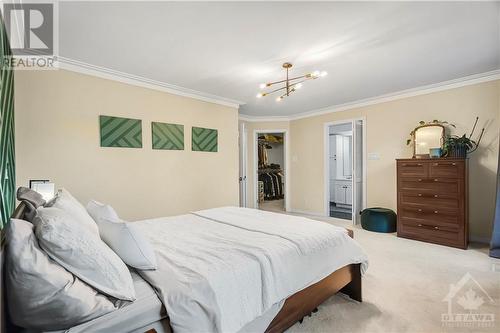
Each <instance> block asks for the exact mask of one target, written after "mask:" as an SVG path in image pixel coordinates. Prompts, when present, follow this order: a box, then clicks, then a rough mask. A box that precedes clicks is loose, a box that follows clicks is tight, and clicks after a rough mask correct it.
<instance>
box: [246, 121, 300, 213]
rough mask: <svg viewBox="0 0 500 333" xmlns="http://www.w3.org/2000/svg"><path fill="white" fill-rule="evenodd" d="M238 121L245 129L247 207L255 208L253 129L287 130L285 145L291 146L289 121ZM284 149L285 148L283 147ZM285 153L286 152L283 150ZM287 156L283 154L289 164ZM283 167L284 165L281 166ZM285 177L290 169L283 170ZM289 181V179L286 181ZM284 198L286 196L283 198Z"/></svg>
mask: <svg viewBox="0 0 500 333" xmlns="http://www.w3.org/2000/svg"><path fill="white" fill-rule="evenodd" d="M240 123H245V127H246V131H247V149H248V154H247V207H251V208H255V192H256V184H255V178H256V173H257V170H256V161H255V159H254V154H255V149H256V140H255V137H254V133H255V131H258V130H286V131H288V132H287V133H288V137H286V136H285V147H286V145H287V142H286V141H287V140H288V147H290V146H291V138H290V137H291V135H290V132H289V130H290V123H289V122H288V121H271V122H248V121H240ZM285 151H286V149H285ZM285 155H286V152H285ZM289 157H290V156H288V158H287V156H285V158H287V160H288V165H289V166H290V161H289ZM282 167H283V169H284V168H285V166H282ZM284 172H285V177H286V179H288V180H289V179H290V177H291V172H290V170H284ZM285 182H286V180H285ZM288 183H290V181H288ZM285 199H286V198H285Z"/></svg>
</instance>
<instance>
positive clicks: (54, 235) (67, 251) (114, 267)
mask: <svg viewBox="0 0 500 333" xmlns="http://www.w3.org/2000/svg"><path fill="white" fill-rule="evenodd" d="M33 224H34V225H35V234H36V236H37V238H38V241H39V243H40V247H41V248H42V249H44V250H45V252H47V254H48V255H49V256H50V257H51V258H52V259H54V260H55V261H57V262H58V263H59V264H60V265H61V266H63V267H64V268H66V269H67V270H68V271H70V272H72V273H73V274H74V275H76V276H78V277H79V278H80V279H81V280H83V281H84V282H87V283H88V284H90V285H91V286H93V287H94V288H95V289H97V290H99V291H101V292H102V293H104V294H107V295H110V296H113V297H115V298H119V299H123V300H127V301H133V300H135V291H134V285H133V282H132V277H131V276H130V272H129V270H128V268H127V266H125V264H124V263H123V261H121V259H120V258H119V257H118V256H117V255H116V254H115V253H114V252H113V251H112V250H111V249H110V248H109V247H108V246H107V245H106V244H104V242H103V241H102V240H101V239H100V238H99V237H98V236H96V235H94V234H93V233H91V232H89V231H88V230H87V228H84V227H82V226H81V224H79V223H76V222H75V221H74V220H73V218H72V217H71V216H70V215H68V214H67V213H66V212H65V211H63V210H61V209H59V208H56V207H49V208H39V209H38V210H37V215H36V216H35V218H34V220H33Z"/></svg>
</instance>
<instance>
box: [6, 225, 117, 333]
mask: <svg viewBox="0 0 500 333" xmlns="http://www.w3.org/2000/svg"><path fill="white" fill-rule="evenodd" d="M7 253H8V255H7V269H6V286H7V288H6V289H7V296H8V299H9V310H10V317H11V319H12V321H13V322H14V323H15V324H16V325H18V326H21V327H26V328H32V329H37V330H54V329H61V328H65V327H71V326H74V325H77V324H80V323H82V322H86V321H89V320H92V319H94V318H97V317H101V316H103V315H105V314H107V313H110V312H112V311H114V310H115V309H116V308H117V307H116V306H115V304H114V303H112V302H111V301H110V300H108V299H107V298H106V297H104V296H103V295H100V294H98V293H97V291H95V290H94V289H92V288H91V287H90V286H88V285H87V284H85V283H83V282H82V281H80V280H79V279H78V278H76V277H74V276H73V274H71V273H70V272H68V271H67V270H65V269H64V268H63V267H61V266H60V265H59V264H57V263H56V262H54V261H53V260H52V259H50V258H49V257H48V256H47V254H46V253H45V252H44V251H42V249H41V248H40V247H39V246H38V242H37V240H36V238H35V234H34V232H33V225H32V224H31V223H29V222H26V221H23V220H16V219H12V220H11V222H10V224H9V226H8V227H7Z"/></svg>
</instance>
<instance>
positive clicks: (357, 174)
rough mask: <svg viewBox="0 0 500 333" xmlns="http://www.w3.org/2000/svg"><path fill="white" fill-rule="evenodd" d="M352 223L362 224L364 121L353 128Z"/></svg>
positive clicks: (356, 121)
mask: <svg viewBox="0 0 500 333" xmlns="http://www.w3.org/2000/svg"><path fill="white" fill-rule="evenodd" d="M352 148H353V154H352V188H353V191H352V223H353V224H358V223H360V218H361V216H360V214H359V212H360V211H361V210H363V208H364V207H363V121H362V120H355V121H354V122H353V126H352Z"/></svg>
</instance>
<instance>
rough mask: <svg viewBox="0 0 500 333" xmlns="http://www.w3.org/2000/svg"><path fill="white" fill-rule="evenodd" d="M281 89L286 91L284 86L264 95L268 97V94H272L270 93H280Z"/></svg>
mask: <svg viewBox="0 0 500 333" xmlns="http://www.w3.org/2000/svg"><path fill="white" fill-rule="evenodd" d="M283 89H286V86H284V87H281V88H278V89H274V90H271V91H270V92H266V93H265V94H266V95H270V94H272V93H275V92H277V91H280V90H283Z"/></svg>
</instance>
